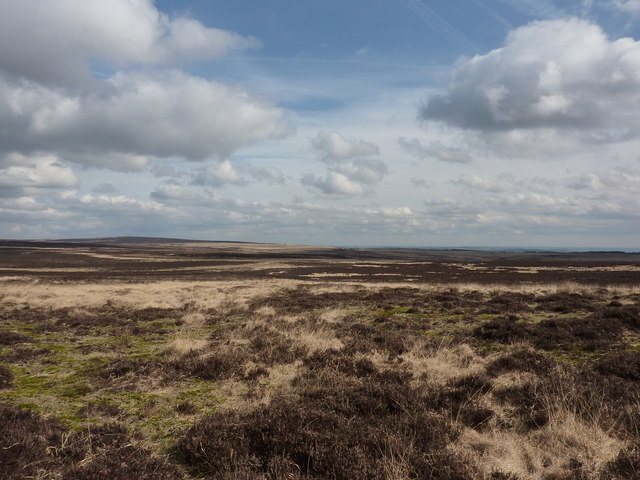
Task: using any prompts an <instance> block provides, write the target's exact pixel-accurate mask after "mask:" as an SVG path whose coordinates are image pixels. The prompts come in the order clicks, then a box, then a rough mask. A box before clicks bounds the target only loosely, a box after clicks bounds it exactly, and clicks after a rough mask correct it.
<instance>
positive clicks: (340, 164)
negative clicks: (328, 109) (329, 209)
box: [302, 131, 389, 197]
mask: <svg viewBox="0 0 640 480" xmlns="http://www.w3.org/2000/svg"><path fill="white" fill-rule="evenodd" d="M311 146H312V149H313V150H314V151H315V152H316V153H317V154H318V158H319V160H321V161H323V162H325V163H328V164H329V167H328V171H327V174H326V175H325V176H324V177H318V176H316V175H312V174H307V175H304V176H303V177H302V183H303V185H306V186H308V187H311V188H312V189H313V190H314V191H316V192H317V193H319V194H321V195H325V196H329V197H346V196H357V195H364V194H369V193H371V187H372V186H373V185H375V184H377V183H379V182H380V181H381V180H382V179H383V178H384V177H385V175H387V173H388V172H389V170H388V167H387V165H386V163H385V162H383V161H382V160H380V159H377V158H366V157H377V156H378V155H379V154H380V151H379V149H378V147H377V145H374V144H373V143H369V142H366V141H364V140H361V139H356V138H346V137H344V136H343V135H341V134H340V133H338V132H325V131H322V132H319V133H318V134H317V135H316V136H315V137H314V138H312V139H311Z"/></svg>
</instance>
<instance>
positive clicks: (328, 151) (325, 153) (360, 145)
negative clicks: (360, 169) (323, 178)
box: [311, 131, 380, 162]
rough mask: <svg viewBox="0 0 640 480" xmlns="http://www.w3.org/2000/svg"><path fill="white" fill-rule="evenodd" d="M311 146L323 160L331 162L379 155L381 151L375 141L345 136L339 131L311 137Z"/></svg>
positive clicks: (320, 133) (323, 132)
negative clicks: (370, 141)
mask: <svg viewBox="0 0 640 480" xmlns="http://www.w3.org/2000/svg"><path fill="white" fill-rule="evenodd" d="M311 147H312V148H313V150H315V151H316V152H317V153H318V154H319V156H320V158H321V160H324V161H329V162H331V161H336V160H350V159H354V158H359V157H370V156H377V155H379V153H380V151H379V150H378V147H377V146H376V145H374V144H373V143H369V142H365V141H364V140H360V139H356V138H345V137H343V136H342V135H341V134H339V133H338V132H325V131H322V132H319V133H318V134H317V135H316V136H315V137H314V138H312V139H311Z"/></svg>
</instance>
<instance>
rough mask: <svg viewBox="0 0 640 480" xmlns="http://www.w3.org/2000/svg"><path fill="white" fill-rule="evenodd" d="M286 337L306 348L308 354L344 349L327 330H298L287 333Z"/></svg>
mask: <svg viewBox="0 0 640 480" xmlns="http://www.w3.org/2000/svg"><path fill="white" fill-rule="evenodd" d="M287 337H288V338H289V339H290V340H291V341H294V342H297V343H298V344H300V345H304V346H305V347H307V349H308V350H309V352H310V353H314V352H324V351H327V350H341V349H342V348H343V347H344V344H343V343H342V341H341V340H340V339H339V338H337V337H336V336H335V334H334V333H333V332H332V331H331V330H329V329H316V330H299V331H297V332H291V333H288V334H287Z"/></svg>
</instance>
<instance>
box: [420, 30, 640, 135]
mask: <svg viewBox="0 0 640 480" xmlns="http://www.w3.org/2000/svg"><path fill="white" fill-rule="evenodd" d="M639 71H640V43H639V42H636V41H635V40H633V39H631V38H621V39H617V40H611V39H609V38H607V36H606V35H605V33H604V32H603V31H602V29H601V28H600V27H599V26H597V25H594V24H592V23H589V22H588V21H586V20H579V19H566V20H551V21H539V22H533V23H531V24H529V25H526V26H524V27H520V28H518V29H516V30H514V31H512V32H511V33H510V34H509V36H508V38H507V40H506V42H505V45H504V46H503V47H502V48H499V49H496V50H493V51H491V52H489V53H488V54H486V55H478V56H475V57H473V58H463V59H461V60H460V61H459V62H458V64H457V65H456V67H455V69H454V72H453V79H452V81H451V84H450V86H449V89H448V91H447V93H446V94H445V95H441V96H435V97H432V98H431V99H429V100H428V102H427V103H426V104H425V105H424V106H423V108H422V109H421V116H422V118H423V119H425V120H431V121H441V122H445V123H448V124H451V125H454V126H457V127H462V128H468V129H475V130H480V131H500V130H516V129H537V128H561V129H570V130H579V131H583V132H586V134H588V136H589V140H590V141H593V142H604V143H607V142H617V141H621V140H624V139H627V138H631V137H636V136H638V134H640V115H639V114H638V111H639V107H640V75H639V74H638V72H639Z"/></svg>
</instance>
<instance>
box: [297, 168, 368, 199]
mask: <svg viewBox="0 0 640 480" xmlns="http://www.w3.org/2000/svg"><path fill="white" fill-rule="evenodd" d="M302 183H303V185H307V186H309V187H313V188H314V189H315V190H316V191H317V192H319V193H321V194H323V195H327V196H354V195H363V194H364V193H365V188H364V186H363V185H361V184H360V183H358V182H355V181H353V180H351V179H350V178H349V177H347V176H346V175H345V174H343V173H339V172H329V173H327V175H326V176H324V177H316V176H315V175H311V174H307V175H304V176H303V177H302Z"/></svg>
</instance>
